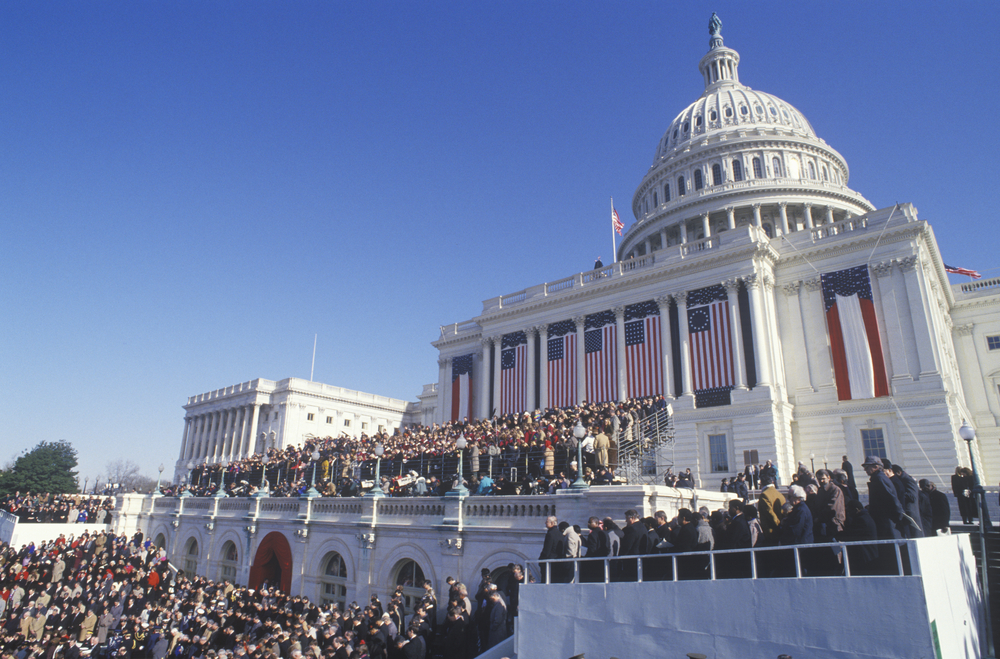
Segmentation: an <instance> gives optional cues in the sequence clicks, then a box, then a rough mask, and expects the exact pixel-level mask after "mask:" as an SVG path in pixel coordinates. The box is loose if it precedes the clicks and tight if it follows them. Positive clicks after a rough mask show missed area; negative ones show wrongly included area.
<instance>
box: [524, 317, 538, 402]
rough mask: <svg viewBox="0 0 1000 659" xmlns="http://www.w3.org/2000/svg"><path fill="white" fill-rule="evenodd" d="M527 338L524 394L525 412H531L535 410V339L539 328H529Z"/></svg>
mask: <svg viewBox="0 0 1000 659" xmlns="http://www.w3.org/2000/svg"><path fill="white" fill-rule="evenodd" d="M524 334H525V336H526V337H527V338H528V351H527V357H528V373H527V377H526V378H525V380H527V382H526V383H525V388H524V393H525V400H524V409H525V411H531V410H534V409H535V337H537V336H538V328H537V327H529V328H528V329H526V330H525V331H524Z"/></svg>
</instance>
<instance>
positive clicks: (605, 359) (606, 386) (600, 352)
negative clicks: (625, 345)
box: [583, 311, 618, 403]
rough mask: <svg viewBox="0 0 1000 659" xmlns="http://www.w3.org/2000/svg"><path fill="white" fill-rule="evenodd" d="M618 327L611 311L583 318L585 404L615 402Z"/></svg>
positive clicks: (616, 390) (616, 395)
mask: <svg viewBox="0 0 1000 659" xmlns="http://www.w3.org/2000/svg"><path fill="white" fill-rule="evenodd" d="M617 340H618V325H617V324H616V321H615V312H614V311H602V312H601V313H595V314H591V315H589V316H587V320H586V324H585V331H584V334H583V345H584V351H585V353H586V356H587V362H586V368H587V402H588V403H603V402H605V401H609V400H618V353H617V350H616V344H617Z"/></svg>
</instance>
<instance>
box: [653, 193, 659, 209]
mask: <svg viewBox="0 0 1000 659" xmlns="http://www.w3.org/2000/svg"><path fill="white" fill-rule="evenodd" d="M659 199H660V198H659V197H658V196H657V195H656V190H653V208H656V207H657V206H659V205H660V201H659Z"/></svg>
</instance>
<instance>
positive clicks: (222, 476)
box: [212, 460, 229, 499]
mask: <svg viewBox="0 0 1000 659" xmlns="http://www.w3.org/2000/svg"><path fill="white" fill-rule="evenodd" d="M219 466H220V467H222V469H220V470H219V489H218V490H216V491H215V494H214V495H212V496H214V497H215V498H216V499H222V498H224V497H225V496H226V467H228V466H229V463H228V462H226V461H225V460H223V461H222V462H220V463H219Z"/></svg>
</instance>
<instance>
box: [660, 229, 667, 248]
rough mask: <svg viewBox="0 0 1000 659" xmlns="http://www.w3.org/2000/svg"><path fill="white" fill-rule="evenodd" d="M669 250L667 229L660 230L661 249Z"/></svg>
mask: <svg viewBox="0 0 1000 659" xmlns="http://www.w3.org/2000/svg"><path fill="white" fill-rule="evenodd" d="M666 248H667V229H666V228H663V229H660V249H666Z"/></svg>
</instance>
